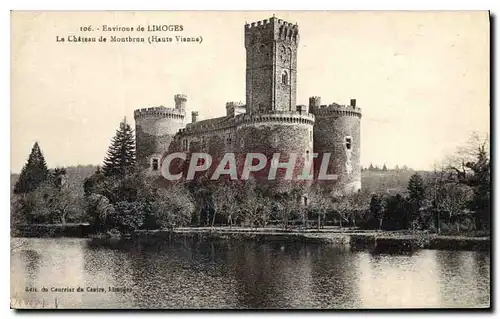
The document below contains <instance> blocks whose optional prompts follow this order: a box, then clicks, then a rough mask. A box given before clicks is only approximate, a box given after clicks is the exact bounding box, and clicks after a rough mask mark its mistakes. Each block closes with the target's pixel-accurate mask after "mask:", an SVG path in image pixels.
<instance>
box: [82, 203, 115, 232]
mask: <svg viewBox="0 0 500 319" xmlns="http://www.w3.org/2000/svg"><path fill="white" fill-rule="evenodd" d="M85 211H86V214H87V217H88V219H89V222H90V224H91V225H92V227H93V229H94V230H95V231H105V230H106V229H107V227H108V226H110V225H109V220H110V218H109V217H110V216H113V215H114V214H115V207H114V206H113V205H112V204H111V203H110V202H109V200H108V199H107V198H106V197H105V196H103V195H100V194H90V195H88V196H87V197H86V209H85Z"/></svg>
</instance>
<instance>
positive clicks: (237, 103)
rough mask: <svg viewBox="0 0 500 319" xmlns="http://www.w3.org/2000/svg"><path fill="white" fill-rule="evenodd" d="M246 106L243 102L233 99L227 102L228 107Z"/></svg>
mask: <svg viewBox="0 0 500 319" xmlns="http://www.w3.org/2000/svg"><path fill="white" fill-rule="evenodd" d="M243 106H245V104H244V103H243V102H241V101H240V102H233V101H230V102H226V107H243Z"/></svg>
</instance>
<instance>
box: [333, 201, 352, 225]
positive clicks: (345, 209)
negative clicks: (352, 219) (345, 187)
mask: <svg viewBox="0 0 500 319" xmlns="http://www.w3.org/2000/svg"><path fill="white" fill-rule="evenodd" d="M332 208H333V210H334V211H335V212H336V213H337V214H338V215H339V217H340V218H339V220H340V228H342V220H345V221H346V222H349V214H350V210H351V203H350V201H349V196H348V195H344V194H342V195H340V196H336V197H335V198H334V199H333V201H332Z"/></svg>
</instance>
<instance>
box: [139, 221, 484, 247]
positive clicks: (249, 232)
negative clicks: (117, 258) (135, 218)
mask: <svg viewBox="0 0 500 319" xmlns="http://www.w3.org/2000/svg"><path fill="white" fill-rule="evenodd" d="M135 236H137V237H138V238H175V237H187V238H189V237H198V238H206V239H212V240H254V241H257V242H269V243H272V242H282V243H286V242H304V243H316V244H334V245H343V246H348V247H350V248H351V249H375V250H381V251H388V252H389V251H412V250H418V249H440V250H458V251H460V250H464V251H467V250H471V251H474V250H481V251H485V250H489V249H490V245H491V237H487V236H482V237H468V236H464V235H438V234H429V233H423V232H415V233H408V232H407V231H404V232H403V231H373V230H355V229H321V230H317V229H307V230H286V231H284V230H282V229H265V228H257V229H248V228H247V229H229V228H214V229H211V228H210V227H205V228H201V229H197V228H179V229H174V230H172V231H165V230H155V231H138V232H136V234H135Z"/></svg>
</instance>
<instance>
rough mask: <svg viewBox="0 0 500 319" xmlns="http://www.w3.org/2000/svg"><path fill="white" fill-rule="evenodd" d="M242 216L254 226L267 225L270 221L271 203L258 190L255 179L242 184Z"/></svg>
mask: <svg viewBox="0 0 500 319" xmlns="http://www.w3.org/2000/svg"><path fill="white" fill-rule="evenodd" d="M239 197H240V214H241V217H242V218H243V219H246V221H247V222H248V223H249V224H250V225H251V226H252V227H254V226H256V225H257V224H260V225H263V226H264V225H265V224H266V223H267V221H268V220H269V216H270V212H271V203H270V201H269V198H268V197H266V196H263V194H262V192H261V191H260V190H259V189H258V188H257V186H256V182H255V180H254V179H249V180H245V181H243V183H242V187H241V193H240V196H239Z"/></svg>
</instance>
